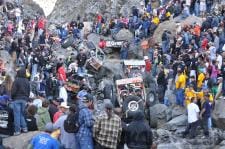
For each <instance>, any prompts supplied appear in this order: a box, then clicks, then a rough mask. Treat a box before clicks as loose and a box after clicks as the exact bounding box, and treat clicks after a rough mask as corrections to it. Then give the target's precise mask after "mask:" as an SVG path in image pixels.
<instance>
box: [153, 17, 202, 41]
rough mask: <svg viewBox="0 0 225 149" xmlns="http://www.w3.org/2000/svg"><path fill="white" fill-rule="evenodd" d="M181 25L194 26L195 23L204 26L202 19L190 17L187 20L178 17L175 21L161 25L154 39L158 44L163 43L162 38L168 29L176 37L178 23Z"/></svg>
mask: <svg viewBox="0 0 225 149" xmlns="http://www.w3.org/2000/svg"><path fill="white" fill-rule="evenodd" d="M177 22H179V23H181V26H184V25H192V24H194V23H195V22H196V23H199V24H202V18H199V17H196V16H189V17H187V18H186V19H181V18H180V17H177V18H175V19H171V20H169V21H165V22H162V23H160V24H159V26H158V27H157V29H156V30H155V32H154V35H153V38H154V39H155V41H156V42H158V43H161V42H162V40H161V37H162V34H163V31H164V30H165V29H166V30H168V31H170V32H171V36H174V35H175V33H176V23H177Z"/></svg>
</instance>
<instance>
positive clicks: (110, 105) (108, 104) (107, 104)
mask: <svg viewBox="0 0 225 149" xmlns="http://www.w3.org/2000/svg"><path fill="white" fill-rule="evenodd" d="M105 108H106V109H113V104H112V102H111V101H110V102H106V103H105Z"/></svg>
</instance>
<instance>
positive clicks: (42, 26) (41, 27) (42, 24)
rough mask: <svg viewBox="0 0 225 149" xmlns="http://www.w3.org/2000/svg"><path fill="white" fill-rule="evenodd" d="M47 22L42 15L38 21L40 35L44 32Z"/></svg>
mask: <svg viewBox="0 0 225 149" xmlns="http://www.w3.org/2000/svg"><path fill="white" fill-rule="evenodd" d="M45 24H46V20H45V19H44V17H41V18H40V19H39V20H38V22H37V26H38V36H40V35H41V34H42V33H43V32H44V29H45Z"/></svg>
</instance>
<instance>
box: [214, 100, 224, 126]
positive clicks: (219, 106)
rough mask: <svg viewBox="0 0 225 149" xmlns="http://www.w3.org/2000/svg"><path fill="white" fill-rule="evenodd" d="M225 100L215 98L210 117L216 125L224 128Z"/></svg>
mask: <svg viewBox="0 0 225 149" xmlns="http://www.w3.org/2000/svg"><path fill="white" fill-rule="evenodd" d="M224 107H225V100H217V101H216V103H215V108H214V110H213V114H212V119H213V123H214V124H215V125H216V127H218V128H221V129H223V130H225V108H224Z"/></svg>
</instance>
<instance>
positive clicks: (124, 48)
mask: <svg viewBox="0 0 225 149" xmlns="http://www.w3.org/2000/svg"><path fill="white" fill-rule="evenodd" d="M128 50H129V43H128V41H124V42H123V44H122V47H121V50H120V59H122V60H124V59H128Z"/></svg>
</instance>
